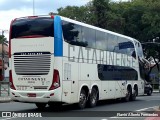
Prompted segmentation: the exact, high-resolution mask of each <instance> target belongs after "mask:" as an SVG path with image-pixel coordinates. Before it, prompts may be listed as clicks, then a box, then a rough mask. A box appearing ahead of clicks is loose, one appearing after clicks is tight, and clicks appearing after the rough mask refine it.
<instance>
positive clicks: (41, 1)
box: [0, 0, 126, 38]
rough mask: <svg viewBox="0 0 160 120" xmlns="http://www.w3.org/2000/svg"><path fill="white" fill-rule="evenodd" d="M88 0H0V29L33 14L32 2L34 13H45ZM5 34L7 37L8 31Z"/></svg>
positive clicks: (78, 4) (87, 0) (84, 2)
mask: <svg viewBox="0 0 160 120" xmlns="http://www.w3.org/2000/svg"><path fill="white" fill-rule="evenodd" d="M89 1H91V0H0V29H3V30H9V26H10V22H11V20H12V19H14V18H17V17H24V16H31V15H33V2H34V10H35V14H36V15H47V14H48V13H49V12H51V11H52V12H56V11H57V9H58V8H60V7H65V6H67V5H70V6H73V5H74V6H81V5H85V4H86V3H87V2H89ZM114 1H118V0H114ZM123 1H124V0H123ZM125 1H126V0H125ZM6 35H7V38H8V33H6Z"/></svg>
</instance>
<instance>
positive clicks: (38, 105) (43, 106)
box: [36, 103, 47, 110]
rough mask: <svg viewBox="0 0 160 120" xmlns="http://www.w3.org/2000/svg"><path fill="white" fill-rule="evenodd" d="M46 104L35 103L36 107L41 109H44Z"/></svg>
mask: <svg viewBox="0 0 160 120" xmlns="http://www.w3.org/2000/svg"><path fill="white" fill-rule="evenodd" d="M46 105H47V104H46V103H36V106H37V108H38V109H41V110H42V109H44V108H45V107H46Z"/></svg>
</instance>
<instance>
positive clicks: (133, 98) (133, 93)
mask: <svg viewBox="0 0 160 120" xmlns="http://www.w3.org/2000/svg"><path fill="white" fill-rule="evenodd" d="M137 94H138V90H137V89H136V88H135V89H134V91H133V92H132V96H131V100H132V101H134V100H136V97H137Z"/></svg>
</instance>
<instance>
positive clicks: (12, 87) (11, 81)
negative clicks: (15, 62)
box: [9, 70, 16, 90]
mask: <svg viewBox="0 0 160 120" xmlns="http://www.w3.org/2000/svg"><path fill="white" fill-rule="evenodd" d="M9 82H10V88H11V89H13V90H16V88H15V86H14V84H13V78H12V71H11V70H10V71H9Z"/></svg>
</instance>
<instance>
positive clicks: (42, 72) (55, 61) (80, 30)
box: [9, 15, 144, 108]
mask: <svg viewBox="0 0 160 120" xmlns="http://www.w3.org/2000/svg"><path fill="white" fill-rule="evenodd" d="M9 42H10V46H9V57H10V71H9V74H10V92H11V97H12V99H13V100H14V101H17V102H28V103H35V104H36V106H37V107H38V108H44V107H45V106H46V105H47V104H48V105H49V106H52V107H56V106H59V105H62V104H73V103H77V105H78V106H79V107H80V108H85V107H86V105H89V106H90V107H94V106H96V104H97V101H98V100H105V99H117V98H122V99H124V100H126V101H129V100H135V99H136V96H137V95H142V94H144V80H143V69H142V70H141V69H140V65H139V59H143V52H142V47H141V44H140V43H139V42H138V41H137V40H135V39H133V38H131V37H127V36H124V35H121V34H118V33H114V32H111V31H108V30H104V29H101V28H98V27H94V26H91V25H88V24H85V23H82V22H77V21H75V20H71V19H68V18H65V17H61V16H58V15H55V16H30V17H23V18H17V19H15V20H13V21H12V22H11V27H10V40H9Z"/></svg>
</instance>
